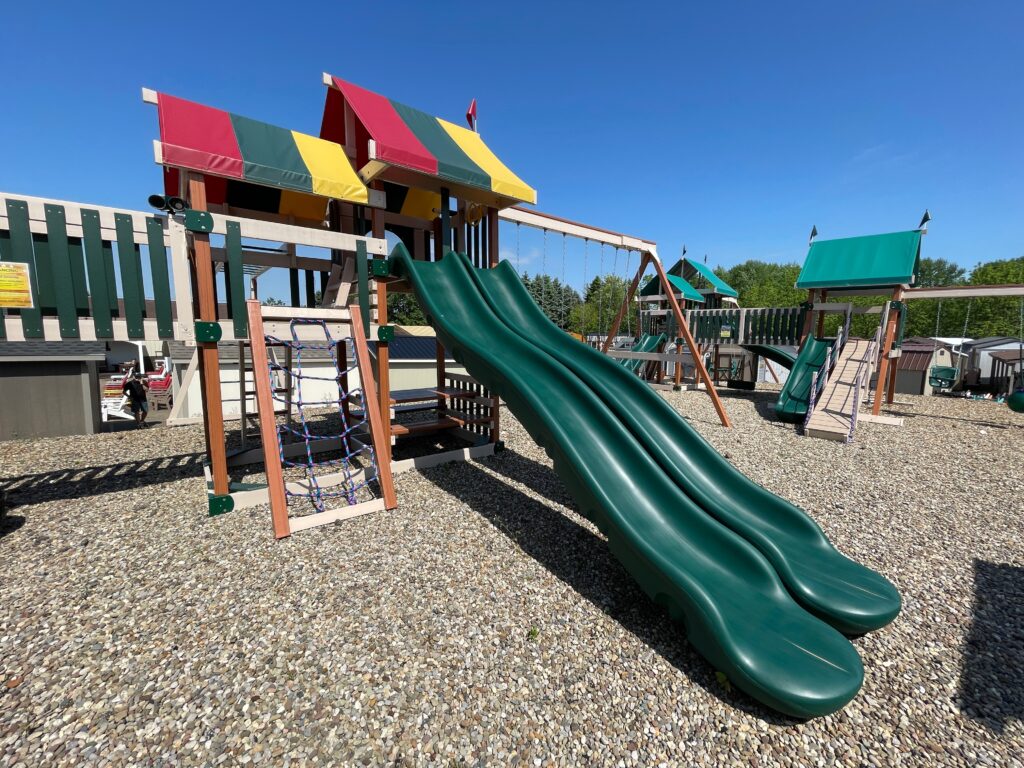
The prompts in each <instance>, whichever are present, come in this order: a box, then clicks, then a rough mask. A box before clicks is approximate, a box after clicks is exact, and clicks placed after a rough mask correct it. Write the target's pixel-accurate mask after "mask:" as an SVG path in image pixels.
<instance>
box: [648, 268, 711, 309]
mask: <svg viewBox="0 0 1024 768" xmlns="http://www.w3.org/2000/svg"><path fill="white" fill-rule="evenodd" d="M665 277H667V278H668V281H669V283H671V284H672V287H673V288H675V289H676V292H677V293H681V294H682V295H683V298H684V299H686V300H687V301H699V302H700V303H702V304H703V303H704V297H703V296H702V295H701V294H700V292H699V291H698V290H697V289H696V288H694V287H693V286H692V285H690V284H689V283H688V282H686V281H685V280H684V279H683V278H681V277H678V276H677V275H670V274H667V273H666V275H665ZM661 294H663V291H662V287H661V282H660V281H659V280H651V281H650V282H649V283H647V285H645V286H644V287H643V288H642V289H641V290H640V295H641V296H658V295H661Z"/></svg>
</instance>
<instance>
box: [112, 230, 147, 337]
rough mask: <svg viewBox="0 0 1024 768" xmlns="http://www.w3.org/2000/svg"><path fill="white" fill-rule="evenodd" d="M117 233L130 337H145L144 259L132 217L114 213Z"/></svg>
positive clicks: (122, 286) (125, 310) (122, 288)
mask: <svg viewBox="0 0 1024 768" xmlns="http://www.w3.org/2000/svg"><path fill="white" fill-rule="evenodd" d="M114 230H115V231H116V233H117V260H118V262H119V263H120V265H121V290H122V291H123V292H124V316H125V319H126V320H127V321H128V322H127V324H128V338H130V339H141V338H144V337H145V330H144V328H143V323H142V318H143V314H144V301H145V295H144V294H143V292H142V259H141V256H140V255H139V247H138V246H137V245H136V244H135V233H134V226H133V225H132V217H131V216H130V215H128V214H126V213H115V214H114Z"/></svg>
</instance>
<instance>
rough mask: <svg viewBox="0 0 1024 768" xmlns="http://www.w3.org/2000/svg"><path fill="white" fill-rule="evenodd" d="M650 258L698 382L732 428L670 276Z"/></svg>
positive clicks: (657, 262) (719, 415) (724, 420)
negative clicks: (677, 298) (673, 291)
mask: <svg viewBox="0 0 1024 768" xmlns="http://www.w3.org/2000/svg"><path fill="white" fill-rule="evenodd" d="M645 255H646V254H645ZM649 258H650V261H652V262H654V268H655V269H656V270H657V271H658V279H659V280H660V281H661V286H662V288H664V289H665V294H666V296H667V297H668V303H669V306H670V307H671V308H672V314H674V315H675V318H676V324H677V325H678V326H679V333H680V334H681V335H682V337H683V340H684V341H685V342H686V346H687V348H688V349H689V350H690V356H691V357H693V363H694V365H695V366H696V369H697V380H698V381H703V382H704V386H705V387H706V388H707V390H708V396H709V397H710V398H711V402H712V404H713V405H714V406H715V412H716V413H717V414H718V419H719V420H720V421H721V422H722V426H723V427H731V426H732V423H731V422H730V421H729V415H728V414H727V413H726V412H725V407H724V406H723V405H722V400H721V398H720V397H719V396H718V391H717V390H716V389H715V384H714V382H713V381H711V377H710V376H709V375H708V369H707V368H706V367H705V366H704V360H703V359H702V358H701V356H700V350H698V349H697V344H696V343H695V342H694V340H693V334H692V333H690V326H689V325H687V323H686V316H685V315H684V314H683V310H682V309H681V308H680V307H679V302H678V301H676V297H675V294H674V293H672V291H671V290H670V288H671V287H672V284H671V283H669V281H668V276H667V275H666V274H665V268H664V267H663V266H662V264H661V260H660V259H658V258H657V257H649Z"/></svg>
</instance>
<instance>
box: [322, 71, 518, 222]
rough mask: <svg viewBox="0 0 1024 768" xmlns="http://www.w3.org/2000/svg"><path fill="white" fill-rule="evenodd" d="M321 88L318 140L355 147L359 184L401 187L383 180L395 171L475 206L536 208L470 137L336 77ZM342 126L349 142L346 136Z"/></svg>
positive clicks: (498, 163) (462, 130) (474, 137)
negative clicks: (322, 101) (445, 189)
mask: <svg viewBox="0 0 1024 768" xmlns="http://www.w3.org/2000/svg"><path fill="white" fill-rule="evenodd" d="M324 82H325V83H326V84H328V86H329V87H328V90H327V101H326V104H325V105H324V118H323V125H322V127H321V129H320V136H321V137H322V138H325V139H329V140H331V141H336V142H338V143H340V144H345V145H348V146H353V145H354V146H355V149H356V164H357V166H358V167H359V168H360V169H362V170H361V175H362V177H363V180H364V181H368V180H369V179H370V178H377V177H378V176H380V177H382V178H385V179H388V180H391V181H398V182H400V183H401V182H402V181H404V180H406V179H405V177H401V178H394V177H392V178H388V173H387V172H388V171H389V170H390V169H400V170H401V171H404V172H406V173H408V172H411V173H412V174H415V176H414V177H413V178H414V179H417V180H419V181H420V182H422V180H423V179H424V178H427V179H432V180H438V183H442V182H443V183H444V185H445V186H449V187H451V188H452V191H453V192H455V193H456V194H457V195H458V194H460V193H461V194H462V195H463V196H465V197H466V198H467V199H470V200H474V198H476V199H475V200H474V201H475V202H483V203H486V204H488V205H494V206H496V207H507V206H509V205H513V204H515V203H520V202H525V203H536V202H537V192H536V190H534V189H533V188H531V187H530V186H528V185H527V184H526V183H525V182H524V181H523V180H522V179H520V178H519V177H518V176H516V174H514V173H513V172H512V171H511V170H509V168H508V166H506V165H505V164H504V163H503V162H501V160H499V159H498V157H497V155H495V154H494V153H493V152H492V151H491V150H490V148H489V147H488V146H487V145H486V144H485V143H484V141H483V139H481V138H480V136H479V134H477V133H475V132H474V131H471V130H469V129H467V128H463V127H461V126H458V125H455V124H454V123H450V122H448V121H447V120H442V119H441V118H438V117H434V116H432V115H429V114H427V113H426V112H421V111H420V110H418V109H413V108H412V107H409V106H406V105H405V104H400V103H399V102H397V101H393V100H391V99H388V98H386V97H384V96H381V95H380V94H377V93H374V92H373V91H368V90H366V89H365V88H360V87H359V86H357V85H353V84H352V83H349V82H346V81H345V80H342V79H340V78H337V77H332V76H330V75H325V77H324ZM347 118H350V119H347ZM346 126H351V130H354V132H355V136H349V135H347V132H346ZM409 186H416V184H409ZM435 191H436V190H435ZM481 192H483V193H487V194H484V195H482V196H481V194H480V193H481Z"/></svg>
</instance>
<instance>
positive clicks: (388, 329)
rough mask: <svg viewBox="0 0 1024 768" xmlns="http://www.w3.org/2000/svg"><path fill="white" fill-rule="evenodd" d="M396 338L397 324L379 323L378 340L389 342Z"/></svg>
mask: <svg viewBox="0 0 1024 768" xmlns="http://www.w3.org/2000/svg"><path fill="white" fill-rule="evenodd" d="M394 340H395V326H393V325H379V326H377V341H381V342H383V343H385V344H387V343H388V342H389V341H394Z"/></svg>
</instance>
